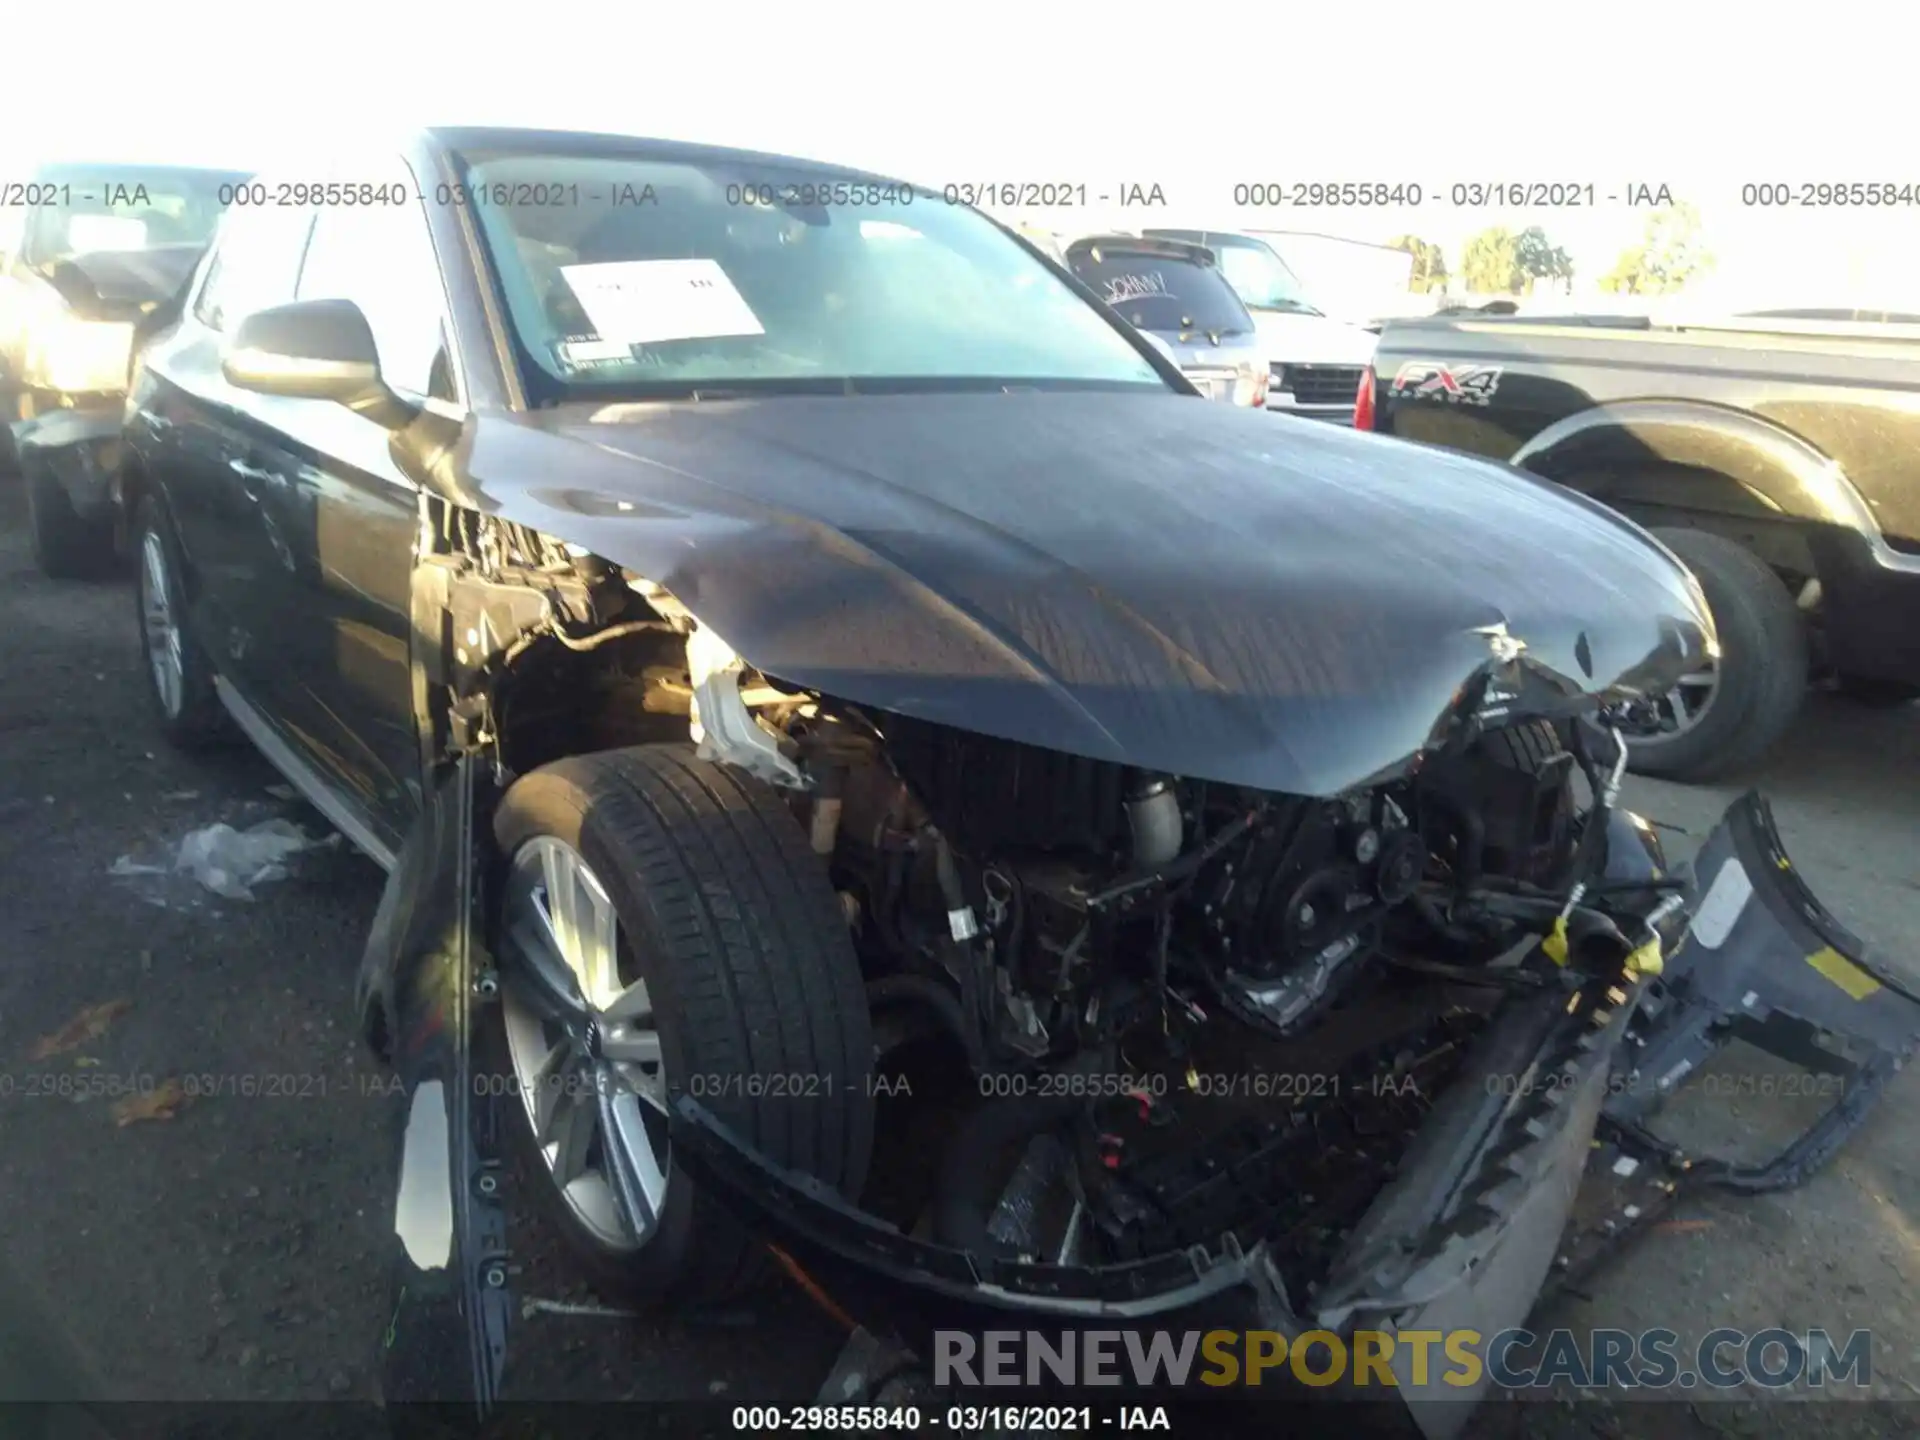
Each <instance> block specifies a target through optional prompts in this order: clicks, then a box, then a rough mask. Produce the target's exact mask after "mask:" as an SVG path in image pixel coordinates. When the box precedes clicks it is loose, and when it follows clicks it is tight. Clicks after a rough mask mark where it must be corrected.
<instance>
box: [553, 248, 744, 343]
mask: <svg viewBox="0 0 1920 1440" xmlns="http://www.w3.org/2000/svg"><path fill="white" fill-rule="evenodd" d="M560 274H561V275H562V276H563V277H565V279H566V282H567V285H568V287H569V288H570V289H572V291H573V293H574V294H575V295H576V296H577V297H578V298H579V301H580V308H581V309H582V310H585V311H586V312H587V319H589V320H591V321H592V322H593V328H594V330H595V331H597V332H598V334H599V338H600V339H602V340H604V341H606V342H608V343H609V344H617V345H652V344H657V343H658V342H660V341H663V340H714V339H719V338H721V337H723V336H728V335H764V334H766V333H767V332H766V328H765V327H764V326H762V325H761V323H760V320H759V317H758V316H756V315H755V314H754V313H753V310H752V308H751V307H750V306H749V305H748V304H747V302H746V300H745V298H744V297H743V296H742V295H741V294H740V292H739V291H738V290H737V289H735V288H734V284H733V281H731V280H729V279H728V278H727V272H726V271H724V270H722V269H721V268H720V266H719V263H718V262H717V261H713V260H615V261H610V262H607V263H605V264H598V265H563V266H562V267H561V269H560Z"/></svg>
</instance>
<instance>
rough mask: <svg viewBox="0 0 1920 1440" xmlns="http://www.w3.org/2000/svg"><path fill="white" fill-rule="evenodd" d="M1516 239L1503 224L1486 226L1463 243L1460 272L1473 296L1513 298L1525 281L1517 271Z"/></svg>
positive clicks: (1518, 261) (1517, 253)
mask: <svg viewBox="0 0 1920 1440" xmlns="http://www.w3.org/2000/svg"><path fill="white" fill-rule="evenodd" d="M1518 242H1519V237H1518V236H1516V235H1515V234H1514V233H1513V232H1512V231H1511V230H1509V229H1507V227H1506V226H1504V225H1489V226H1488V227H1487V228H1486V229H1485V230H1482V231H1481V232H1480V233H1479V234H1478V235H1475V236H1474V237H1473V238H1472V239H1471V240H1469V241H1467V248H1466V249H1465V250H1464V251H1462V252H1461V256H1460V271H1461V274H1462V275H1463V276H1465V278H1466V282H1467V289H1468V290H1470V291H1472V292H1473V293H1474V294H1476V295H1517V294H1519V293H1520V287H1521V285H1522V284H1523V283H1524V282H1525V280H1526V275H1525V273H1524V272H1523V271H1522V270H1521V269H1520V257H1519V250H1518Z"/></svg>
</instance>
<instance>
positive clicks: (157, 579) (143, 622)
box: [133, 495, 231, 750]
mask: <svg viewBox="0 0 1920 1440" xmlns="http://www.w3.org/2000/svg"><path fill="white" fill-rule="evenodd" d="M133 555H134V562H133V563H134V582H133V597H134V604H135V605H136V606H137V607H138V617H139V621H140V648H141V658H142V659H143V660H144V661H145V662H146V663H145V664H143V665H142V666H141V667H140V668H141V670H142V671H144V672H145V674H146V677H147V693H148V694H149V695H151V696H152V697H153V706H154V710H155V711H156V712H157V714H158V716H159V720H160V729H161V732H162V733H163V734H164V735H165V736H166V737H167V741H168V743H169V744H171V745H173V746H175V747H177V748H178V749H181V750H201V749H205V748H206V747H208V746H209V745H211V744H214V743H215V742H217V741H220V740H224V739H225V738H227V736H228V735H229V734H230V733H231V732H230V731H229V730H228V728H227V712H226V710H225V708H224V707H223V706H222V705H221V704H220V696H219V695H218V693H216V691H215V690H214V687H213V662H212V661H211V660H209V659H208V658H207V654H206V652H205V651H204V650H202V649H201V648H200V643H199V641H197V640H195V639H194V637H193V633H192V631H190V630H189V629H188V628H187V623H186V618H187V612H186V598H185V597H186V592H185V591H184V590H183V589H182V588H181V586H182V583H183V582H182V572H181V569H180V549H179V547H178V546H177V545H175V544H174V541H173V531H172V529H171V527H170V526H169V525H168V524H167V519H166V513H165V512H164V511H163V510H162V509H161V508H160V502H159V501H157V500H155V499H154V498H153V496H151V495H148V496H145V497H144V498H142V499H141V501H140V503H139V506H138V508H137V509H136V510H135V511H134V517H133Z"/></svg>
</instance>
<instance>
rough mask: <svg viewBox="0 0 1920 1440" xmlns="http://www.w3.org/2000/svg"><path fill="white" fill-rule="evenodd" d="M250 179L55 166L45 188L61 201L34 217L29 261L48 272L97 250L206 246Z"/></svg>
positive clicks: (43, 180)
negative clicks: (241, 186) (235, 193)
mask: <svg viewBox="0 0 1920 1440" xmlns="http://www.w3.org/2000/svg"><path fill="white" fill-rule="evenodd" d="M246 178H247V177H246V176H245V175H244V174H242V173H239V172H235V171H229V170H179V169H171V168H158V167H155V168H150V169H142V168H140V167H138V166H127V165H84V166H83V165H70V166H65V165H63V166H54V167H51V168H49V169H47V170H44V171H42V172H41V173H40V175H39V177H38V183H39V185H40V186H41V187H42V190H43V192H51V194H52V197H53V198H52V201H51V203H48V204H43V205H41V206H39V207H38V208H36V209H35V210H34V211H33V213H32V214H31V216H29V217H28V220H27V225H26V233H25V236H24V238H23V241H22V245H21V258H22V259H23V260H25V261H26V263H27V264H29V265H32V266H34V267H35V268H37V269H45V268H47V267H48V266H51V265H53V264H55V263H56V262H58V261H61V260H65V259H68V258H69V257H71V256H74V255H84V254H87V253H88V252H90V251H96V250H146V249H150V248H152V247H154V246H158V245H205V244H206V243H207V242H208V241H209V240H211V239H212V238H213V230H214V226H215V225H216V224H218V223H219V220H220V213H221V211H223V210H224V209H225V208H226V200H227V197H228V196H230V195H231V193H232V189H233V186H234V185H235V184H237V183H238V182H240V181H243V180H245V179H246Z"/></svg>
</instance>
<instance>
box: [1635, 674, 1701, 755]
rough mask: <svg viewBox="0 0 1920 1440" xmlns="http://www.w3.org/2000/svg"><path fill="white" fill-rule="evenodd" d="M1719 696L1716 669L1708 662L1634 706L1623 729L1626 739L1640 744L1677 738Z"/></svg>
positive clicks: (1697, 721)
mask: <svg viewBox="0 0 1920 1440" xmlns="http://www.w3.org/2000/svg"><path fill="white" fill-rule="evenodd" d="M1719 694H1720V666H1719V663H1718V662H1717V661H1714V660H1709V661H1707V662H1706V664H1705V665H1703V666H1702V667H1701V668H1700V669H1698V670H1695V671H1693V672H1692V673H1691V674H1688V675H1682V676H1681V677H1680V679H1679V680H1678V681H1677V682H1676V683H1675V685H1674V687H1673V689H1671V690H1669V691H1668V692H1667V693H1666V694H1664V695H1661V696H1657V697H1655V698H1654V699H1651V700H1646V701H1642V702H1641V703H1640V704H1638V705H1636V706H1634V707H1633V708H1632V710H1630V711H1629V712H1628V723H1627V725H1626V726H1625V727H1624V728H1625V731H1626V738H1627V739H1628V740H1630V741H1632V742H1634V743H1636V744H1640V745H1658V744H1661V743H1662V742H1664V741H1669V740H1674V739H1677V738H1678V737H1680V736H1682V735H1684V734H1686V733H1687V732H1688V731H1690V730H1692V729H1693V728H1694V727H1695V726H1696V725H1698V724H1699V723H1700V721H1701V720H1702V719H1703V718H1704V717H1705V715H1706V713H1707V711H1708V710H1710V709H1711V708H1712V707H1713V702H1714V700H1715V699H1716V698H1717V697H1718V696H1719Z"/></svg>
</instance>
